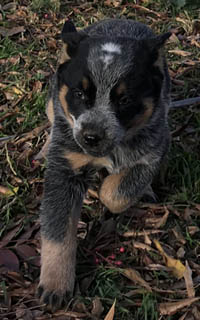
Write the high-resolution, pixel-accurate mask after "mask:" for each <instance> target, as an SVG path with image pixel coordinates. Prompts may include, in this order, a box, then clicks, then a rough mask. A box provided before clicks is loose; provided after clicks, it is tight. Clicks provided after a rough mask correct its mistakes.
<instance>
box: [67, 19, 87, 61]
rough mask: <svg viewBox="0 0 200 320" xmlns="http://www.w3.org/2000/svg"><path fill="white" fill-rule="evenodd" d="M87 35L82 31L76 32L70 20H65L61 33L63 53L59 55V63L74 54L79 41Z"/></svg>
mask: <svg viewBox="0 0 200 320" xmlns="http://www.w3.org/2000/svg"><path fill="white" fill-rule="evenodd" d="M86 37H87V34H85V33H84V32H83V31H80V32H77V30H76V28H75V26H74V24H73V22H72V21H70V20H67V21H66V22H65V24H64V26H63V30H62V33H61V39H62V40H63V42H64V48H63V53H62V57H61V60H62V61H61V63H64V62H65V61H66V60H69V59H70V58H71V57H73V55H75V53H76V51H77V49H78V46H79V44H80V42H81V41H82V40H83V39H85V38H86Z"/></svg>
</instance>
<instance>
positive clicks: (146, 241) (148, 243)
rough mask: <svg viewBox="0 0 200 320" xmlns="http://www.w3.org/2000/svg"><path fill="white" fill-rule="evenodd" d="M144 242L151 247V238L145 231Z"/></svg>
mask: <svg viewBox="0 0 200 320" xmlns="http://www.w3.org/2000/svg"><path fill="white" fill-rule="evenodd" d="M144 242H145V243H146V244H147V245H151V243H152V241H151V239H150V238H149V236H148V234H147V233H146V231H145V230H144Z"/></svg>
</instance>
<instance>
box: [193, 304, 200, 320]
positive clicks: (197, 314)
mask: <svg viewBox="0 0 200 320" xmlns="http://www.w3.org/2000/svg"><path fill="white" fill-rule="evenodd" d="M192 314H193V316H194V318H195V320H199V319H200V310H199V309H198V308H197V307H196V306H194V307H193V308H192Z"/></svg>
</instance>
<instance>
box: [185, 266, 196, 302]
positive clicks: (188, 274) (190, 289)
mask: <svg viewBox="0 0 200 320" xmlns="http://www.w3.org/2000/svg"><path fill="white" fill-rule="evenodd" d="M185 265H186V268H185V272H184V274H183V276H184V279H185V285H186V289H187V294H188V298H194V297H195V290H194V285H193V280H192V270H191V269H190V266H189V264H188V262H187V261H186V264H185Z"/></svg>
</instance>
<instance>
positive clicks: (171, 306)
mask: <svg viewBox="0 0 200 320" xmlns="http://www.w3.org/2000/svg"><path fill="white" fill-rule="evenodd" d="M199 299H200V297H198V298H188V299H183V300H180V301H178V302H164V303H160V304H159V311H160V313H161V315H172V314H175V313H176V312H177V311H179V310H181V309H183V308H184V307H188V306H190V305H191V304H192V303H194V302H195V301H198V300H199Z"/></svg>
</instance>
